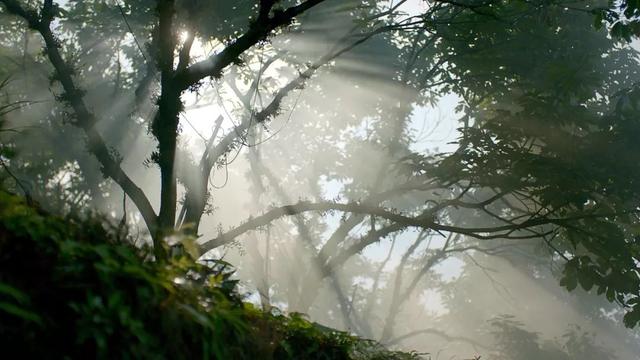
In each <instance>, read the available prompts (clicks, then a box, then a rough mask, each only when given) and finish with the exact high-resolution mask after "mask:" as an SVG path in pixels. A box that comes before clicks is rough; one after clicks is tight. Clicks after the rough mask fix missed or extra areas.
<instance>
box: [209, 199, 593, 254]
mask: <svg viewBox="0 0 640 360" xmlns="http://www.w3.org/2000/svg"><path fill="white" fill-rule="evenodd" d="M308 211H320V212H324V211H343V212H349V213H358V214H367V215H374V216H377V217H380V218H383V219H387V220H390V221H392V222H394V223H395V225H396V226H400V227H419V228H428V229H432V230H436V231H446V232H452V233H458V234H462V235H467V236H471V237H474V238H477V239H485V240H486V239H497V238H508V239H529V238H532V237H537V236H540V235H539V234H534V235H522V236H519V235H511V233H513V232H515V231H518V230H523V229H527V228H531V227H534V226H540V225H548V224H554V225H562V224H563V223H564V222H565V221H567V220H577V219H581V218H582V217H573V218H570V219H555V218H547V217H544V216H541V217H538V218H530V219H527V220H525V221H523V222H521V223H517V224H508V225H502V226H491V227H474V228H464V227H458V226H452V225H444V224H439V223H437V222H435V221H434V217H433V214H432V213H431V212H430V211H429V210H427V211H425V212H424V213H423V214H422V215H419V216H416V217H410V216H406V215H402V214H399V213H396V212H393V211H390V210H387V209H385V208H382V207H378V206H374V205H366V204H361V203H348V204H341V203H335V202H318V203H312V202H308V201H301V202H299V203H297V204H294V205H285V206H281V207H277V208H274V209H271V210H270V211H267V212H266V213H264V214H263V215H260V216H258V217H255V218H251V219H249V220H248V221H247V222H245V223H244V224H242V225H240V226H238V227H236V228H234V229H232V230H229V231H228V232H225V233H222V234H220V235H219V236H218V237H216V238H214V239H211V240H208V241H205V242H204V243H202V244H201V245H200V247H201V250H203V251H204V252H206V251H209V250H211V249H214V248H216V247H218V246H222V245H225V244H228V243H230V242H232V241H233V240H234V239H235V238H236V237H238V236H240V235H242V234H244V233H246V232H248V231H252V230H255V229H257V228H260V227H262V226H266V225H268V224H270V223H271V222H272V221H274V220H276V219H279V218H281V217H284V216H290V215H296V214H300V213H303V212H308ZM505 232H506V233H505Z"/></svg>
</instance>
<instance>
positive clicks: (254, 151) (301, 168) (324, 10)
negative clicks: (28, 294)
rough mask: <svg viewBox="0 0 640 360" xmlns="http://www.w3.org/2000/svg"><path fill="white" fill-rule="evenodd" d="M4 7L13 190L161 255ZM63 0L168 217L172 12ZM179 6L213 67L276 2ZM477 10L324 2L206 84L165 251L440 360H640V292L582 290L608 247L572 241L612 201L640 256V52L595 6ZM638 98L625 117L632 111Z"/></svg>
mask: <svg viewBox="0 0 640 360" xmlns="http://www.w3.org/2000/svg"><path fill="white" fill-rule="evenodd" d="M0 3H2V4H4V7H0V9H1V10H0V33H2V34H3V35H2V36H1V37H0V55H1V56H2V59H1V60H0V64H1V65H2V66H1V67H0V68H1V69H2V70H0V75H1V77H0V80H2V79H7V81H6V83H3V84H4V85H3V87H2V89H1V92H2V101H3V103H2V104H4V103H6V104H9V103H14V102H16V101H21V103H19V105H17V106H16V109H15V110H14V111H11V112H7V113H6V114H5V113H3V114H2V116H1V118H2V120H3V122H2V123H1V124H2V129H3V131H2V132H0V138H2V140H1V141H0V142H1V143H2V152H0V158H1V159H2V161H3V174H2V177H0V181H2V186H3V187H5V188H7V189H9V190H11V191H13V192H15V193H19V194H23V195H27V196H30V197H32V198H33V199H34V200H35V201H36V202H37V203H39V204H40V205H41V206H42V207H43V208H45V209H47V210H48V211H51V212H53V213H61V214H65V213H70V212H78V213H88V212H98V213H101V214H104V215H105V216H107V217H108V218H109V219H112V221H113V222H114V223H118V222H123V223H126V225H127V227H128V228H129V231H130V232H131V233H132V234H134V237H135V238H136V244H137V245H138V246H143V245H144V244H146V245H149V246H153V245H154V244H155V245H156V246H157V242H155V241H157V240H156V235H155V234H154V231H153V230H150V227H149V225H148V223H146V222H145V219H146V218H145V216H144V215H143V214H141V211H140V209H139V206H138V205H139V202H136V201H134V200H133V199H132V196H131V193H127V191H126V190H125V191H124V192H123V187H122V186H121V184H120V183H119V182H118V181H114V178H115V177H114V176H113V175H111V174H110V173H109V172H110V171H111V170H109V167H108V166H105V164H104V163H101V162H100V160H98V159H97V157H96V156H95V155H94V153H93V152H92V151H93V150H92V146H94V145H93V144H92V143H90V142H87V140H86V139H87V136H86V134H85V133H84V132H83V129H84V127H85V126H84V125H82V124H80V125H79V123H81V121H82V120H78V115H77V114H74V105H73V104H72V102H71V101H69V100H65V96H67V92H68V90H67V89H64V88H63V86H61V85H60V83H59V81H58V78H59V77H60V76H59V75H52V74H55V73H56V71H59V70H58V69H55V68H54V66H52V64H51V63H50V62H49V60H48V59H47V56H46V53H45V52H43V46H45V47H46V44H43V40H42V37H41V36H39V34H38V33H37V32H36V31H34V30H29V29H27V27H26V26H25V24H24V21H23V20H20V19H19V18H18V17H16V16H15V14H12V12H11V11H8V10H7V9H8V7H7V3H6V2H0ZM19 3H22V4H23V6H32V7H33V8H34V9H36V8H38V6H41V5H40V4H39V2H28V1H24V2H22V1H21V2H19ZM57 3H58V5H59V6H60V9H63V10H64V12H62V11H61V12H60V20H56V21H55V22H53V23H52V25H51V27H52V29H53V31H54V33H55V34H56V36H57V37H58V38H59V40H60V51H61V52H62V54H63V55H64V58H65V59H67V61H68V63H69V68H70V69H73V79H74V80H75V82H76V84H77V87H78V89H82V93H83V95H82V99H83V101H84V102H85V104H86V107H87V108H88V109H90V111H91V113H92V114H94V115H95V117H96V118H97V121H96V124H95V129H97V131H98V133H99V134H101V136H102V138H103V140H104V143H105V144H107V148H108V149H109V151H110V153H111V154H112V155H111V156H113V158H114V159H115V160H116V162H117V163H118V165H119V167H120V168H121V169H122V170H123V171H124V173H126V174H127V175H128V177H129V178H130V179H131V180H132V182H133V183H135V184H136V185H137V187H138V188H139V189H142V190H143V192H144V194H145V195H146V198H148V200H149V203H150V205H151V207H152V210H154V211H155V213H157V214H160V213H161V212H162V211H163V210H162V209H164V207H165V206H166V204H162V201H164V200H163V199H165V198H164V197H163V196H164V195H163V193H164V187H163V186H165V185H163V180H162V179H164V178H163V176H164V175H163V174H164V170H163V169H162V166H163V165H161V164H163V163H162V161H164V160H162V159H163V157H162V156H163V152H162V151H163V148H162V147H159V145H158V144H159V141H158V139H161V138H162V135H160V136H159V135H158V134H159V132H158V131H160V130H157V128H155V127H154V126H156V125H154V124H157V121H159V120H155V119H159V118H161V116H160V115H158V114H159V112H160V111H161V110H159V109H160V106H162V105H158V104H162V101H163V99H164V97H163V96H165V95H164V94H166V88H163V82H162V81H163V80H162V79H163V78H162V77H163V76H164V75H163V73H162V70H161V67H162V66H163V65H162V64H161V63H158V64H159V65H158V64H154V63H153V61H154V60H153V59H154V57H155V56H156V55H155V54H156V51H159V50H157V48H158V47H159V48H160V49H161V48H162V45H158V43H159V40H158V39H157V38H155V36H156V35H155V34H156V31H158V30H157V29H156V22H157V19H156V15H155V12H154V11H155V10H153V9H154V6H155V5H154V4H155V2H153V1H100V2H98V1H96V2H93V1H86V2H75V1H68V2H67V1H59V2H57ZM175 3H176V10H175V15H174V17H175V21H174V24H173V25H174V30H173V32H172V34H173V35H175V38H176V39H175V50H174V51H172V52H171V57H172V59H171V60H170V61H172V62H173V63H172V64H171V65H170V67H172V68H175V69H177V70H176V71H178V70H179V69H180V66H181V65H180V64H179V63H181V60H180V57H181V52H180V49H181V46H182V45H183V44H184V43H185V42H188V41H193V45H191V46H190V50H189V51H188V53H187V55H186V56H187V62H188V64H187V65H185V66H189V65H190V66H194V65H193V64H198V63H199V62H203V63H204V65H203V66H206V65H210V64H214V61H213V60H212V61H211V62H210V63H207V61H208V60H207V59H210V58H215V56H216V55H219V54H221V53H224V51H225V48H227V47H228V46H229V44H233V41H234V39H237V38H238V37H239V36H241V34H244V33H245V32H246V31H250V29H251V26H252V25H250V24H251V23H252V22H251V21H256V17H257V16H258V15H257V13H256V11H257V10H256V9H258V5H257V4H258V2H256V3H255V4H254V3H253V2H251V1H247V2H238V4H237V5H235V6H231V5H229V4H223V2H219V1H210V2H191V1H176V2H175ZM276 3H278V4H279V5H278V6H279V8H280V7H281V8H282V9H286V8H288V7H289V6H294V5H296V4H298V3H302V2H297V1H281V2H276ZM461 3H462V4H463V5H464V4H466V5H467V6H462V5H460V4H458V5H455V4H454V3H453V2H452V3H449V2H439V1H434V2H431V1H428V2H425V1H421V0H409V1H391V2H388V1H377V2H376V1H373V2H370V1H362V2H360V1H348V2H344V3H342V2H337V1H325V2H321V3H320V4H319V5H318V6H316V7H313V8H312V9H310V10H308V11H307V12H304V13H303V14H301V15H300V16H299V17H296V19H295V20H293V21H291V24H290V25H289V26H287V27H283V28H276V29H274V31H273V32H270V33H269V34H268V36H265V37H264V38H261V39H260V40H259V41H256V42H255V44H254V45H253V46H251V47H249V48H248V49H247V50H246V51H245V52H243V53H241V54H240V56H238V58H237V59H234V60H233V61H231V62H230V64H229V65H228V66H226V67H225V68H224V69H223V71H221V72H220V73H219V74H218V73H216V74H214V75H213V76H207V77H205V78H203V79H202V80H200V81H198V82H196V83H194V84H191V85H190V86H188V87H185V90H184V91H183V92H181V93H180V94H179V96H178V102H179V103H180V106H179V107H180V109H179V111H178V112H177V119H178V120H177V131H176V134H177V140H176V146H175V156H174V158H173V161H174V163H175V164H174V165H175V166H174V167H173V169H174V170H173V172H172V174H174V176H175V188H176V195H175V198H176V201H175V204H174V205H175V206H174V211H175V216H174V217H173V218H172V219H171V223H172V225H174V226H173V227H172V232H171V233H170V234H167V233H165V234H164V235H166V236H164V237H163V238H162V239H163V241H166V242H167V243H168V245H170V246H174V245H176V244H178V245H180V244H183V245H184V248H185V249H187V248H188V247H195V248H198V249H199V250H200V252H199V253H198V257H200V258H201V259H223V260H224V261H227V262H229V263H230V264H232V265H233V268H234V270H235V273H234V278H236V279H237V280H239V284H240V286H241V289H242V294H243V296H244V299H245V300H246V301H247V302H251V303H253V304H255V305H256V306H257V307H259V308H261V309H263V310H264V311H272V312H275V313H279V312H282V313H296V312H299V313H304V314H306V316H308V318H309V319H310V320H311V321H313V322H316V323H319V324H321V325H323V326H327V327H330V328H334V329H338V330H344V331H347V332H350V333H352V334H354V335H358V336H361V337H364V338H368V339H374V340H376V341H380V343H381V344H383V345H385V346H388V347H390V348H394V349H401V350H406V351H411V350H415V351H418V352H420V353H424V355H423V356H424V358H425V359H433V360H435V359H480V358H481V359H523V360H525V359H527V360H528V359H542V358H545V359H550V360H551V359H553V360H555V359H583V360H590V359H593V360H596V359H597V360H605V359H621V360H624V359H640V357H639V356H638V355H637V354H640V332H638V330H637V327H635V328H633V327H632V328H628V327H625V325H624V324H623V320H622V319H623V317H624V316H625V314H626V313H627V312H629V311H631V310H630V309H631V308H632V306H631V305H629V304H625V303H624V301H622V302H621V301H612V299H608V298H607V297H608V296H609V295H608V293H605V295H602V294H598V293H597V292H599V291H597V287H598V286H599V283H597V282H596V287H594V288H593V289H590V290H585V289H584V285H582V282H580V285H581V286H577V287H576V286H573V288H575V289H570V290H572V291H567V288H568V287H570V286H567V282H566V280H562V279H563V278H565V277H567V270H566V264H567V263H570V262H571V260H572V259H578V258H579V257H580V256H584V255H585V254H587V255H589V256H594V257H595V256H599V255H602V257H603V258H607V256H609V254H608V253H607V251H606V249H608V245H606V244H605V245H602V247H599V248H598V249H603V250H601V254H600V253H597V252H596V251H595V250H594V248H595V245H593V246H594V247H590V246H591V245H590V244H592V243H593V244H595V243H596V242H597V241H595V240H594V241H591V240H589V241H587V240H581V239H587V238H588V239H591V238H590V237H589V236H591V235H590V234H586V235H585V234H582V233H581V234H580V235H575V234H573V233H572V231H574V230H575V231H578V230H579V229H582V230H585V229H587V230H589V229H595V230H593V231H594V232H595V231H596V230H597V231H600V232H599V233H598V234H605V235H606V236H608V235H611V234H617V232H616V231H615V229H611V228H605V227H604V226H603V227H601V228H600V227H597V226H596V225H593V226H592V225H590V223H586V224H585V223H582V222H581V223H570V221H587V220H584V219H585V218H586V217H578V216H582V215H579V214H584V213H585V212H588V211H592V210H593V209H595V208H598V206H600V205H601V204H606V205H607V209H605V210H607V211H606V213H607V214H608V215H603V216H602V217H603V220H602V222H603V223H604V222H607V224H609V223H612V224H615V225H616V226H619V227H620V228H622V229H624V231H621V233H624V234H623V235H620V236H622V237H624V239H627V240H624V241H626V242H624V241H623V240H620V242H621V243H624V244H629V245H628V246H629V247H630V248H631V247H632V246H635V245H633V244H634V243H633V240H628V239H630V238H633V239H635V237H634V235H633V233H634V231H637V230H629V229H636V228H634V226H636V227H637V225H636V224H637V219H636V218H635V217H633V218H632V219H630V220H625V221H628V223H627V222H623V221H622V220H620V219H618V218H614V217H613V216H611V215H610V213H612V212H615V213H617V211H620V212H621V213H622V212H625V211H626V210H625V209H633V211H636V210H637V204H638V200H640V198H638V197H637V195H638V194H637V192H638V191H639V189H638V188H637V182H636V181H635V179H636V178H635V177H634V176H636V174H635V173H632V170H628V169H629V168H631V167H632V166H631V165H630V164H633V166H637V163H635V162H634V161H635V157H637V156H638V155H640V154H637V153H636V151H635V150H636V149H632V148H628V147H625V146H626V145H625V144H627V142H624V141H623V140H619V139H618V138H616V137H614V135H611V134H613V133H614V130H606V129H609V126H610V127H611V129H614V128H615V127H616V126H618V125H616V124H628V123H631V122H632V121H636V120H625V119H637V115H638V111H639V110H638V109H640V108H638V107H637V106H636V105H637V102H635V101H636V100H635V98H634V97H632V96H629V99H630V100H628V101H627V102H626V103H625V102H624V101H622V100H620V97H621V95H620V94H626V92H625V91H627V90H628V89H633V88H634V87H635V86H636V84H637V82H638V80H640V72H639V71H638V70H639V69H640V62H639V61H640V58H639V57H638V51H637V50H636V47H635V46H632V45H631V44H630V43H629V42H626V41H621V40H619V39H617V38H615V36H616V35H615V34H613V35H612V33H610V29H611V26H610V25H608V24H605V25H603V26H599V27H596V26H594V25H593V23H594V19H593V15H592V14H590V13H588V12H587V11H578V10H575V9H573V10H572V9H571V8H570V7H571V6H574V5H571V6H569V5H566V7H565V6H564V5H563V4H558V5H549V6H548V7H545V8H544V9H542V8H536V6H537V5H531V4H529V5H527V2H512V3H511V4H509V3H510V2H491V1H489V2H486V4H485V2H480V3H482V4H480V5H478V4H476V2H474V1H469V2H467V1H462V2H461ZM490 3H494V4H493V5H490ZM536 3H537V2H536ZM541 3H542V2H541ZM587 3H588V4H587ZM599 3H600V2H598V1H593V2H585V4H587V5H585V4H582V3H581V4H578V5H575V6H579V7H581V8H582V7H583V6H586V9H591V8H592V7H594V6H597V5H599ZM572 4H573V3H572ZM477 6H479V7H477ZM527 6H530V7H531V8H529V7H527ZM589 6H591V7H589ZM194 9H195V10H194ZM494 11H495V13H493V12H494ZM208 14H214V15H215V19H218V20H216V21H212V20H211V19H212V16H213V15H208ZM380 14H382V15H380ZM371 18H374V19H376V20H375V21H374V20H366V19H371ZM220 19H224V21H223V20H220ZM363 19H365V20H363ZM376 21H377V22H376ZM504 24H508V25H504ZM163 91H164V92H163ZM629 93H632V90H629ZM621 101H622V102H621ZM625 104H626V105H625ZM621 106H622V107H624V106H626V107H624V109H623V110H624V111H626V112H625V113H624V114H626V115H625V116H627V117H626V118H624V117H620V118H617V117H615V116H617V115H612V114H618V113H619V111H622V110H620V109H621ZM616 111H618V112H616ZM620 116H622V115H620ZM602 119H604V120H602ZM598 121H602V122H606V124H607V125H606V126H605V125H602V126H601V125H600V122H598ZM625 121H627V122H625ZM621 126H622V125H621ZM625 126H626V125H625ZM629 126H631V125H629ZM7 129H11V131H9V130H7ZM601 129H605V130H602V131H601ZM616 129H617V128H616ZM624 129H626V128H624ZM624 129H623V130H621V131H620V133H621V134H622V135H620V136H623V135H624V134H625V132H626V133H627V134H629V136H632V135H631V134H634V132H633V131H631V130H624ZM633 129H635V128H633ZM616 131H617V130H616ZM634 131H635V130H634ZM615 134H618V132H615ZM608 136H611V137H610V138H609V137H608ZM616 136H617V135H616ZM574 137H575V139H574ZM592 139H593V140H592ZM625 139H626V138H625ZM632 142H633V140H629V143H632ZM514 149H516V150H517V151H518V152H517V153H516V150H514ZM611 149H614V150H615V151H616V153H617V154H618V155H617V156H612V157H605V155H603V154H608V152H609V151H614V150H611ZM539 155H540V157H542V158H543V159H542V160H540V159H538V158H537V156H539ZM518 156H519V157H518ZM532 159H533V160H532ZM612 159H613V160H612ZM616 159H618V160H619V161H621V162H622V161H624V162H625V165H621V164H619V163H618V162H617V160H616ZM544 161H548V162H544ZM591 162H593V163H591ZM585 164H587V165H585ZM583 165H584V166H583ZM605 166H606V167H605ZM633 171H637V170H633ZM603 173H606V175H602V174H603ZM627 180H628V181H627ZM588 181H590V182H588ZM623 181H626V182H624V183H622V182H623ZM587 182H588V183H587ZM583 189H587V190H584V191H582V190H583ZM584 194H587V195H584ZM620 194H622V195H620ZM618 195H620V196H619V197H615V196H618ZM569 196H571V198H569ZM619 198H623V200H624V201H623V200H620V201H619V202H618V199H619ZM618 205H619V207H617V206H618ZM598 209H599V208H598ZM603 211H604V210H603ZM588 214H589V216H592V217H595V216H594V215H593V212H588ZM634 216H635V215H634ZM550 218H553V221H546V220H548V219H550ZM578 218H579V220H575V219H578ZM558 219H567V220H565V222H562V221H560V220H558ZM589 219H590V218H589ZM598 219H599V218H598ZM625 219H626V218H625ZM423 224H424V225H423ZM598 224H600V223H598ZM576 228H577V229H578V230H576ZM616 229H617V228H616ZM627 230H628V231H627ZM581 236H582V237H581ZM611 236H612V237H613V235H611ZM185 239H186V240H185ZM576 239H577V240H576ZM616 239H617V238H616ZM614 240H615V239H614ZM614 240H610V241H611V242H612V243H614V242H615V241H617V240H615V241H614ZM581 241H583V242H581ZM194 244H195V245H194ZM616 244H617V243H616ZM598 246H600V245H598ZM611 246H613V245H611ZM625 249H626V248H625ZM625 251H626V250H625ZM634 251H637V250H634ZM629 253H630V250H629ZM634 254H635V253H634ZM629 256H630V257H634V256H635V255H633V254H631V255H629ZM611 257H612V258H613V255H611ZM634 259H635V266H636V267H637V266H638V259H637V258H635V257H634ZM595 261H596V260H594V262H595ZM612 271H613V270H612ZM636 274H637V271H636ZM602 286H604V285H602ZM628 287H629V286H627V287H625V289H626V288H628ZM631 287H633V286H631ZM638 290H639V289H637V288H632V289H631V290H629V293H626V294H623V295H621V299H622V298H624V299H626V300H629V299H631V298H633V296H635V294H637V291H638ZM612 291H613V290H612ZM621 292H622V290H621ZM616 294H617V293H616ZM616 296H617V295H616ZM616 299H617V298H616ZM626 300H625V301H626ZM634 309H635V308H634Z"/></svg>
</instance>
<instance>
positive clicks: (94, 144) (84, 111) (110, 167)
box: [0, 0, 157, 245]
mask: <svg viewBox="0 0 640 360" xmlns="http://www.w3.org/2000/svg"><path fill="white" fill-rule="evenodd" d="M0 3H2V4H4V6H5V8H6V9H7V11H8V12H9V13H11V14H13V15H17V16H19V17H21V18H23V19H24V20H26V21H27V24H28V25H29V27H30V28H32V29H34V30H36V31H38V32H39V33H40V35H41V36H42V38H43V39H44V43H45V53H46V55H47V57H48V58H49V61H50V62H51V64H52V65H53V68H54V70H55V74H56V78H57V79H58V81H59V82H60V84H62V88H63V90H64V95H63V100H64V101H65V102H67V104H68V105H69V106H70V107H71V108H72V109H73V111H74V113H75V117H76V121H75V122H74V125H75V126H77V127H79V128H81V129H82V130H83V131H84V133H85V135H86V137H87V144H88V147H89V151H91V153H92V154H93V155H94V156H95V157H96V158H97V159H98V162H99V163H100V165H101V166H102V168H101V170H102V172H103V174H104V175H105V176H107V177H109V178H111V179H112V180H113V181H115V182H116V183H117V184H118V185H119V186H120V187H121V188H122V189H123V190H124V191H125V192H126V193H127V195H128V196H129V198H131V200H132V201H133V203H134V204H135V205H136V207H137V208H138V210H139V211H140V214H141V215H142V218H143V219H144V221H145V223H146V224H147V227H148V228H149V231H150V232H151V234H152V236H153V234H154V233H155V229H156V228H157V216H156V214H155V211H154V210H153V207H152V206H151V203H150V202H149V199H147V197H146V195H145V194H144V192H143V191H142V189H141V188H139V187H138V186H137V185H136V184H135V183H134V182H133V180H131V178H129V176H128V175H127V174H126V173H125V172H124V170H122V168H121V167H120V163H119V162H118V161H117V160H116V158H115V157H114V156H113V155H112V153H111V151H110V149H109V147H108V146H107V145H106V143H105V141H104V139H103V138H102V135H100V133H99V132H98V130H96V128H95V125H96V122H97V120H96V118H95V116H94V115H93V113H91V112H90V111H89V109H88V108H87V106H86V104H85V103H84V100H83V92H82V91H81V90H80V89H79V88H78V87H77V86H76V85H75V83H74V80H73V78H72V75H71V74H72V71H71V68H70V67H69V66H68V65H67V63H66V62H65V61H64V59H63V58H62V55H61V54H60V51H59V50H58V47H59V44H58V40H57V39H56V38H55V36H54V35H53V33H52V31H51V28H50V27H49V26H50V22H51V19H52V16H53V10H52V8H51V7H52V6H53V5H52V3H51V2H50V1H47V2H45V5H44V8H43V15H42V18H41V19H40V18H39V17H38V15H37V14H36V13H35V12H34V11H31V10H26V9H24V8H23V7H22V6H21V5H20V4H19V3H18V2H17V1H15V0H0ZM155 242H156V240H155V239H154V245H156V244H155Z"/></svg>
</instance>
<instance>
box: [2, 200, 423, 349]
mask: <svg viewBox="0 0 640 360" xmlns="http://www.w3.org/2000/svg"><path fill="white" fill-rule="evenodd" d="M119 230H121V229H118V228H116V227H115V226H112V225H109V223H108V222H106V221H103V220H101V219H100V218H99V217H95V216H94V217H90V219H84V220H80V219H79V218H77V217H65V218H62V217H57V216H53V215H49V214H46V213H45V212H43V211H42V210H40V209H38V208H37V207H33V206H29V205H27V204H26V203H25V202H24V201H23V200H22V199H21V198H18V197H16V196H12V195H10V194H7V193H5V192H1V191H0V343H1V345H2V348H3V352H4V353H5V354H10V353H12V354H16V355H18V356H19V357H20V358H41V359H45V358H46V359H51V358H72V359H76V358H103V359H105V358H109V359H112V358H117V359H132V358H135V359H156V358H157V359H417V358H419V356H418V355H417V354H415V353H399V352H391V351H388V350H385V349H384V348H383V347H381V346H380V345H378V344H377V343H375V342H373V341H368V340H362V339H358V338H356V337H354V336H351V335H349V334H347V333H344V332H338V331H333V330H327V329H326V328H323V327H321V326H317V325H315V324H314V323H311V322H310V321H308V320H306V319H305V318H304V316H302V315H300V314H291V315H283V314H279V313H274V312H270V313H265V312H263V311H261V310H259V309H257V308H256V307H254V306H252V305H251V304H249V303H246V302H243V300H242V297H241V296H240V294H239V293H238V291H237V287H236V281H234V280H232V279H231V278H230V276H231V274H232V271H231V269H230V266H229V265H228V264H226V263H224V262H220V261H216V262H211V263H208V264H203V263H199V262H195V261H193V260H192V259H191V258H189V257H188V256H186V255H185V256H181V257H174V258H172V259H171V260H170V261H169V262H168V263H163V264H160V263H157V262H155V261H151V260H150V256H149V251H148V249H140V248H137V247H134V246H132V245H130V241H129V239H128V238H127V236H126V235H119V234H120V233H121V231H119Z"/></svg>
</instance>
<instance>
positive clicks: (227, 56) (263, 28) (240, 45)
mask: <svg viewBox="0 0 640 360" xmlns="http://www.w3.org/2000/svg"><path fill="white" fill-rule="evenodd" d="M322 2H324V0H307V1H304V2H302V3H300V4H298V5H296V6H292V7H290V8H288V9H286V10H282V11H276V12H275V14H274V15H273V16H271V17H270V16H269V10H271V7H272V6H273V4H271V5H270V6H262V7H261V8H260V14H259V16H258V18H257V19H256V21H255V22H254V23H252V24H251V26H250V28H249V30H248V31H247V32H246V33H245V34H244V35H242V36H240V37H239V38H237V39H236V40H235V41H234V42H232V43H231V44H230V45H228V46H227V47H226V48H225V49H224V50H222V51H221V52H219V53H217V54H215V55H212V56H210V57H209V58H207V59H205V60H202V61H200V62H197V63H195V64H193V65H191V66H189V67H187V68H186V69H185V70H184V71H181V72H180V73H178V75H177V76H176V80H177V83H178V84H179V87H180V88H181V89H182V90H186V89H187V88H189V87H190V86H193V85H195V84H196V83H197V82H198V81H200V80H202V79H204V78H206V77H208V76H212V77H214V78H218V77H220V76H221V75H222V71H223V70H224V68H226V67H227V66H229V65H230V64H232V63H234V62H235V61H237V59H238V57H239V56H240V55H241V54H242V53H244V52H245V51H247V50H248V49H250V48H251V47H253V46H254V45H256V44H257V43H259V42H260V41H262V40H264V39H266V38H267V37H268V36H269V35H270V34H271V33H272V32H273V31H274V30H276V29H278V28H280V27H283V26H286V25H289V24H290V23H291V22H292V21H293V19H294V18H295V17H297V16H298V15H300V14H302V13H304V12H305V11H307V10H309V9H311V8H312V7H314V6H316V5H318V4H320V3H322Z"/></svg>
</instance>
